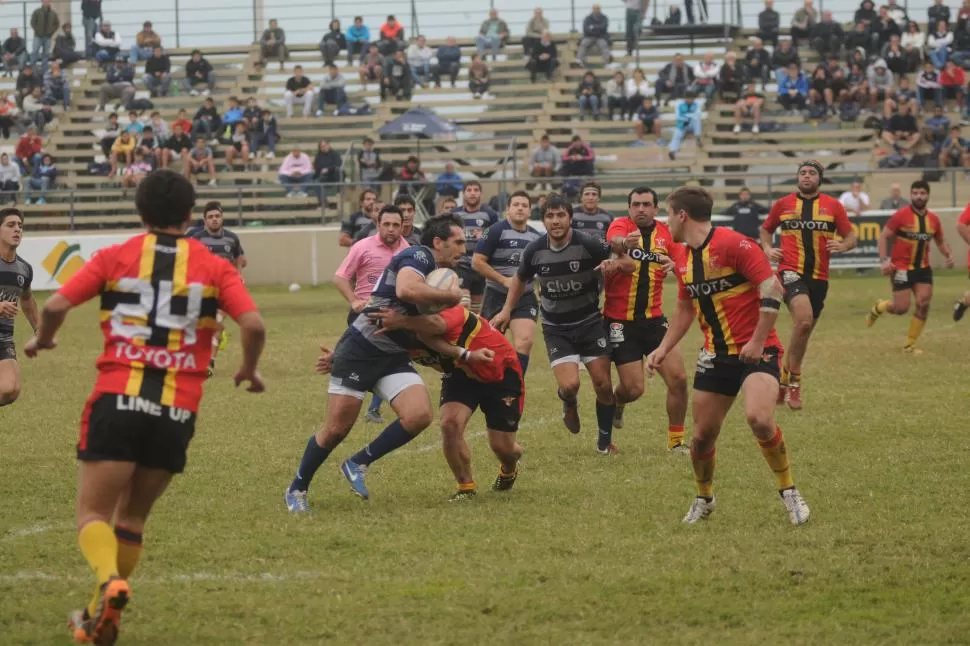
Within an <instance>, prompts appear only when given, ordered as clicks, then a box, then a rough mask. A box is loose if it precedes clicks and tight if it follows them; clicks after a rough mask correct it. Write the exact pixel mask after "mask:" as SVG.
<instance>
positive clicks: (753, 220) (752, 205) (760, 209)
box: [724, 187, 768, 240]
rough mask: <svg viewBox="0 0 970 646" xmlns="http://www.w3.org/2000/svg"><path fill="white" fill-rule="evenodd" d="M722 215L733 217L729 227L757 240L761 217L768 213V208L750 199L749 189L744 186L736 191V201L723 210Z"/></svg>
mask: <svg viewBox="0 0 970 646" xmlns="http://www.w3.org/2000/svg"><path fill="white" fill-rule="evenodd" d="M724 215H727V216H731V217H732V218H734V219H733V220H732V221H731V228H732V229H734V230H735V231H737V232H738V233H740V234H741V235H745V236H748V237H749V238H752V239H754V240H759V239H760V235H761V222H762V218H764V217H766V216H767V215H768V209H767V208H766V207H765V206H764V205H762V204H758V203H757V202H755V201H754V200H752V199H751V189H749V188H747V187H745V188H742V189H741V190H740V191H738V201H737V202H735V203H734V204H732V205H731V206H729V207H728V208H727V210H725V211H724Z"/></svg>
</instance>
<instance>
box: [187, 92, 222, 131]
mask: <svg viewBox="0 0 970 646" xmlns="http://www.w3.org/2000/svg"><path fill="white" fill-rule="evenodd" d="M220 132H222V117H220V116H219V111H218V110H217V109H216V102H215V101H213V100H212V97H211V96H207V97H206V98H205V101H203V102H202V107H200V108H199V109H198V111H196V113H195V117H193V118H192V130H191V135H192V138H193V139H196V138H198V137H200V136H203V135H204V136H205V139H206V140H207V141H212V140H213V139H215V138H216V137H217V136H218V134H219V133H220Z"/></svg>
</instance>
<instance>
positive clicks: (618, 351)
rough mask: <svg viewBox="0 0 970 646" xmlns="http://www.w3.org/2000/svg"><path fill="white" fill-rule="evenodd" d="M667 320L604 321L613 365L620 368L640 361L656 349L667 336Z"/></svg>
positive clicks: (664, 318)
mask: <svg viewBox="0 0 970 646" xmlns="http://www.w3.org/2000/svg"><path fill="white" fill-rule="evenodd" d="M667 327H668V324H667V318H666V317H664V316H658V317H656V318H652V319H646V320H643V321H612V320H610V319H607V320H606V330H607V334H608V335H609V341H610V346H612V350H613V363H615V364H616V365H618V366H622V365H624V364H627V363H633V362H634V361H641V360H642V359H643V358H644V357H645V356H647V355H648V354H650V353H651V352H653V351H654V350H656V349H657V346H659V345H660V342H661V341H663V338H664V335H665V334H667Z"/></svg>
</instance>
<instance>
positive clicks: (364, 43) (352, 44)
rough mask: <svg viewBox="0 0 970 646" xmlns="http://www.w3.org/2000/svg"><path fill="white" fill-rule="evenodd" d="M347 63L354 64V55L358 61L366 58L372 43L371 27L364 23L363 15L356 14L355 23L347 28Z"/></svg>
mask: <svg viewBox="0 0 970 646" xmlns="http://www.w3.org/2000/svg"><path fill="white" fill-rule="evenodd" d="M346 40H347V65H348V66H350V65H353V64H354V56H356V57H357V60H358V61H363V60H364V54H366V53H367V50H368V46H369V44H370V29H368V28H367V25H365V24H364V19H363V18H362V17H361V16H354V24H352V25H351V26H350V27H349V28H348V29H347V39H346Z"/></svg>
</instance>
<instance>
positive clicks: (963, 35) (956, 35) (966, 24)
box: [950, 18, 970, 69]
mask: <svg viewBox="0 0 970 646" xmlns="http://www.w3.org/2000/svg"><path fill="white" fill-rule="evenodd" d="M950 58H951V59H953V62H954V63H956V64H957V66H958V67H962V68H963V69H967V67H968V66H970V18H965V19H962V20H960V22H958V23H957V26H956V29H954V30H953V47H952V49H951V51H950Z"/></svg>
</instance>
